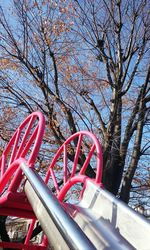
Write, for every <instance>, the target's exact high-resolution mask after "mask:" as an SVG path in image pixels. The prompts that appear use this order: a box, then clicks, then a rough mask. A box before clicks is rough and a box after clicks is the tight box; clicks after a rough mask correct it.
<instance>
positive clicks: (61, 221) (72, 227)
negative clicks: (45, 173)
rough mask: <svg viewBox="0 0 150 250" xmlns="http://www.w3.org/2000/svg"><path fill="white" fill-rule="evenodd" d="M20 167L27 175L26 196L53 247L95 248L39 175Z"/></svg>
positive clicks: (87, 249) (76, 249)
mask: <svg viewBox="0 0 150 250" xmlns="http://www.w3.org/2000/svg"><path fill="white" fill-rule="evenodd" d="M21 168H22V170H23V172H24V174H25V176H26V177H27V182H26V184H25V193H26V196H27V198H28V200H29V202H30V204H31V206H32V208H33V211H34V213H35V215H36V217H37V218H38V219H39V222H40V224H41V226H42V229H43V231H44V232H45V234H46V236H47V238H48V240H49V243H50V245H51V246H52V247H54V249H63V250H64V249H65V250H67V249H71V250H73V249H74V250H78V249H83V250H92V249H93V250H94V249H96V248H95V247H94V245H93V244H92V243H91V241H90V240H89V239H88V238H87V236H86V235H85V234H84V233H83V231H82V230H81V229H80V227H79V226H78V225H77V224H76V222H74V220H72V219H71V218H70V216H69V215H68V214H67V213H66V212H65V211H64V209H63V208H62V206H61V204H60V203H59V202H58V200H57V199H56V197H54V195H53V194H52V193H51V191H50V190H49V188H48V187H47V186H46V185H45V183H44V182H43V180H42V179H41V177H40V176H39V175H38V174H37V173H35V172H34V171H33V170H32V169H30V168H28V167H27V166H26V165H25V164H21Z"/></svg>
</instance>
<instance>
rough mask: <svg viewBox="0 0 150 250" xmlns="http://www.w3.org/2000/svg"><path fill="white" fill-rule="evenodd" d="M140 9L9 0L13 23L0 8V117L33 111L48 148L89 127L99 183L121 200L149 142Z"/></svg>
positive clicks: (143, 8)
mask: <svg viewBox="0 0 150 250" xmlns="http://www.w3.org/2000/svg"><path fill="white" fill-rule="evenodd" d="M148 9H149V2H148V1H146V0H144V1H142V0H140V1H135V0H132V1H129V0H125V1H121V0H111V1H105V0H95V1H93V0H85V1H77V0H75V1H62V2H59V3H56V2H53V1H48V0H47V1H42V0H41V1H36V0H35V1H30V2H27V1H25V0H17V1H16V0H14V1H13V8H12V10H13V13H15V15H14V16H13V22H10V20H9V18H8V14H7V13H4V8H1V10H0V25H1V42H0V47H1V65H2V67H1V82H0V85H1V89H0V91H1V92H0V93H1V94H0V98H1V100H3V109H2V111H1V114H2V116H3V115H4V113H5V110H6V108H8V106H9V107H10V109H11V111H12V110H15V111H13V112H15V114H16V116H15V117H16V119H10V120H9V122H11V123H12V122H19V120H17V119H18V116H17V114H18V110H19V115H20V114H22V116H24V114H25V113H26V112H29V113H30V112H32V111H33V110H35V109H39V110H41V111H42V112H43V113H44V115H45V117H46V119H47V132H46V136H45V141H47V142H48V143H50V144H51V145H53V146H51V149H52V152H55V150H56V148H57V147H56V146H58V145H61V144H62V142H64V140H65V139H66V137H68V135H70V134H73V133H75V132H76V131H78V130H80V129H86V130H91V131H92V132H94V133H95V134H96V135H97V137H99V138H100V140H101V142H102V145H103V157H104V174H103V182H104V185H105V187H106V188H107V189H108V190H109V191H111V192H112V193H114V194H115V195H118V196H119V197H120V198H121V199H122V200H124V201H125V202H127V203H128V202H129V197H130V191H131V190H133V189H132V187H135V186H136V184H134V180H135V178H136V173H137V171H138V170H139V169H138V167H139V166H141V161H142V160H143V156H144V155H145V154H148V153H149V147H150V144H149V141H148V140H146V137H145V135H146V133H147V131H149V103H150V95H149V90H150V87H149V72H150V69H149V64H148V63H149V62H148V55H149V34H150V32H149V31H150V30H149V28H150V19H149V18H150V17H149V12H148ZM8 93H9V96H8ZM5 124H6V125H7V127H8V128H9V129H11V126H10V125H9V124H8V123H7V122H6V123H5ZM1 129H2V128H1ZM146 136H147V135H146ZM148 157H149V156H148V155H147V159H148ZM147 159H146V160H144V164H146V165H147V162H148V161H147ZM147 167H148V166H147ZM87 174H88V175H89V176H94V171H93V170H92V169H91V168H90V166H89V171H88V173H87ZM145 181H147V178H146V179H145ZM141 183H142V182H141ZM142 185H146V184H145V182H144V183H143V184H142ZM148 188H149V185H147V190H148ZM133 191H134V190H133Z"/></svg>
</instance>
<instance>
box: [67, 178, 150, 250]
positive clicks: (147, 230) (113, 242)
mask: <svg viewBox="0 0 150 250" xmlns="http://www.w3.org/2000/svg"><path fill="white" fill-rule="evenodd" d="M69 207H70V209H69V208H68V209H67V210H68V211H69V213H70V215H71V216H72V218H73V219H74V220H75V221H76V222H77V223H78V225H80V227H81V228H82V230H83V231H84V233H85V234H86V235H87V236H88V238H89V239H91V240H92V243H93V244H94V245H95V247H96V249H110V250H112V249H114V250H117V249H127V250H128V249H138V250H149V249H150V222H149V221H148V220H146V219H145V218H144V217H143V216H141V215H139V214H138V213H137V212H135V211H134V210H132V209H131V208H129V207H128V206H127V205H126V204H124V203H123V202H121V201H120V200H118V199H117V198H115V196H114V195H112V194H110V193H109V192H108V191H106V190H104V189H101V188H98V187H97V186H96V185H95V184H94V183H92V182H91V181H90V180H88V181H87V183H86V189H85V191H84V193H83V197H82V200H81V202H80V203H79V204H78V205H77V206H76V210H75V209H74V207H73V208H72V207H71V205H70V206H69Z"/></svg>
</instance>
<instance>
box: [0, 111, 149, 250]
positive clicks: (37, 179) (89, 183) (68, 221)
mask: <svg viewBox="0 0 150 250" xmlns="http://www.w3.org/2000/svg"><path fill="white" fill-rule="evenodd" d="M44 126H45V121H44V117H43V115H42V114H41V113H40V112H35V113H33V114H31V115H30V116H29V117H27V118H26V119H25V121H24V122H23V123H22V124H21V125H20V126H19V128H18V129H17V130H16V132H15V134H14V136H13V137H12V139H11V140H10V142H9V143H8V146H7V147H6V149H5V151H4V152H3V154H2V156H1V159H0V166H1V179H0V195H1V197H0V215H10V216H17V217H22V218H27V219H31V224H30V227H29V230H28V233H27V236H26V239H25V241H24V243H15V242H0V247H4V248H6V247H7V248H12V249H33V250H34V249H43V250H44V249H45V250H46V249H48V247H49V245H50V246H51V247H52V249H63V250H64V249H71V250H73V249H74V250H78V249H84V250H88V249H89V250H92V249H114V250H116V249H139V250H142V249H143V250H149V249H150V247H149V246H150V237H149V235H150V223H149V222H148V221H147V220H145V219H144V218H143V217H142V216H140V215H138V214H137V213H136V212H134V211H133V210H132V209H130V208H129V207H128V206H127V205H125V204H124V203H122V202H121V201H119V200H118V199H116V198H115V197H114V196H113V195H112V194H110V193H109V192H107V191H106V190H105V189H104V188H103V185H102V183H101V178H102V165H103V161H102V160H103V159H102V150H101V145H100V143H99V141H98V140H97V138H96V137H95V136H94V135H93V134H91V133H90V132H87V131H81V132H78V133H76V134H74V135H72V136H71V137H70V138H69V139H67V140H66V142H64V144H63V145H62V146H61V147H60V149H59V150H58V151H57V153H56V155H55V157H54V158H53V160H52V161H51V164H50V166H49V168H48V171H47V173H46V177H45V180H43V179H42V178H41V176H40V175H39V174H38V173H37V172H36V170H35V168H34V164H35V160H36V157H37V155H38V151H39V149H40V145H41V142H42V137H43V133H44ZM89 171H90V175H91V174H92V175H93V178H92V179H91V178H89V177H88V175H89ZM37 220H38V221H39V222H40V225H41V227H42V230H43V232H44V234H43V240H42V242H41V244H32V243H31V242H30V239H31V235H32V233H33V230H34V227H35V224H36V221H37Z"/></svg>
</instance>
